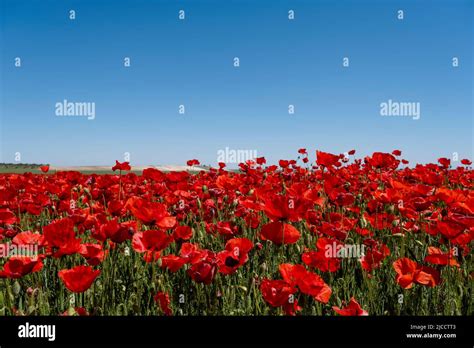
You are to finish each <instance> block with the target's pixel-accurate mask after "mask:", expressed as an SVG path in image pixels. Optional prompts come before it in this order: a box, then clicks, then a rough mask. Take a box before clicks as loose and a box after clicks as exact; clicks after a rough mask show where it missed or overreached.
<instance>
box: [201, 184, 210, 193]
mask: <svg viewBox="0 0 474 348" xmlns="http://www.w3.org/2000/svg"><path fill="white" fill-rule="evenodd" d="M202 192H204V193H208V192H209V190H208V189H207V186H206V185H202Z"/></svg>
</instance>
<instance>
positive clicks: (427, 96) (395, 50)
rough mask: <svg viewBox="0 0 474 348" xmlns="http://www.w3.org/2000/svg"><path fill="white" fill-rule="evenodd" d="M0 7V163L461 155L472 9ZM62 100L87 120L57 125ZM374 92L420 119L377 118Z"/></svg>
mask: <svg viewBox="0 0 474 348" xmlns="http://www.w3.org/2000/svg"><path fill="white" fill-rule="evenodd" d="M0 3H1V6H2V7H1V10H0V20H1V39H0V40H1V41H0V44H1V52H0V55H1V72H2V76H1V86H0V88H1V90H0V91H1V98H2V99H1V109H0V110H1V127H2V132H1V141H0V144H1V155H2V158H1V159H0V161H2V162H13V161H14V154H15V152H20V153H21V155H22V162H28V163H32V162H35V163H51V164H53V165H87V164H89V165H100V164H105V165H107V164H113V163H114V161H115V159H118V160H121V159H122V158H123V153H124V152H130V154H131V163H132V165H133V164H135V165H139V164H140V165H147V164H183V163H184V162H185V161H186V160H187V159H190V158H198V159H200V160H201V162H204V163H210V164H215V163H216V160H217V155H216V153H217V151H218V150H219V149H224V148H225V147H229V148H231V149H252V150H257V151H258V155H261V156H265V157H267V159H268V160H269V161H270V162H275V161H276V160H278V159H280V158H287V159H288V158H295V156H296V151H297V150H298V148H300V147H306V148H308V150H311V159H314V150H315V149H321V150H324V151H329V152H334V153H339V152H343V151H347V150H350V149H352V148H355V149H356V150H357V151H358V155H359V156H361V155H365V154H369V153H372V152H373V151H391V150H393V149H400V150H402V151H403V152H404V157H405V158H407V159H409V160H410V161H411V162H412V163H414V162H422V163H425V162H429V161H435V160H436V159H437V158H438V157H443V156H446V157H451V156H452V153H453V152H457V153H459V157H460V158H464V157H468V158H471V159H472V157H473V152H474V151H473V148H474V145H473V85H472V81H473V69H472V61H473V42H474V40H473V32H474V25H473V13H474V5H473V4H474V1H470V0H445V1H436V0H435V1H415V0H408V1H402V0H399V1H381V0H374V1H329V0H327V1H317V0H306V1H299V0H286V1H278V0H271V1H270V0H268V1H264V0H261V1H255V0H253V1H251V0H248V1H244V0H241V1H237V0H234V1H225V0H192V1H191V0H189V1H186V0H176V1H172V0H166V1H165V0H163V1H151V0H150V1H144V0H141V1H140V0H138V1H137V0H133V1H132V0H124V1H104V0H96V1H88V0H83V1H59V0H57V1H56V0H50V1H44V0H41V1H39V0H37V1H33V0H31V1H24V0H0ZM70 9H74V10H75V11H76V19H75V20H74V21H71V20H69V18H68V12H69V10H70ZM180 9H183V10H185V11H186V19H185V20H184V21H180V20H179V19H178V11H179V10H180ZM290 9H293V10H294V11H295V17H296V18H295V20H293V21H289V20H288V18H287V15H288V10H290ZM398 9H403V10H404V12H405V19H404V20H403V21H399V20H398V19H397V17H396V15H397V10H398ZM236 56H237V57H239V58H240V61H241V66H240V68H234V67H233V58H234V57H236ZM345 56H347V57H349V58H350V67H349V68H343V67H342V58H343V57H345ZM454 56H456V57H458V58H459V64H460V66H459V67H458V68H453V67H452V65H451V60H452V57H454ZM15 57H21V59H22V67H21V68H15V67H14V58H15ZM124 57H130V58H131V63H132V66H131V67H130V68H125V67H123V59H124ZM64 99H67V100H69V101H89V102H95V104H96V116H95V119H94V120H87V119H86V118H83V117H77V118H61V117H57V116H56V115H55V103H56V102H59V101H62V100H64ZM388 99H392V100H394V101H409V102H413V101H414V102H420V104H421V118H420V119H419V120H417V121H414V120H412V119H411V118H408V117H392V118H386V117H385V118H384V117H382V116H380V113H379V111H380V103H381V102H384V101H388ZM180 104H184V105H185V107H186V114H185V115H179V114H178V105H180ZM289 104H294V105H295V111H296V112H295V114H294V115H289V114H288V110H287V108H288V105H289Z"/></svg>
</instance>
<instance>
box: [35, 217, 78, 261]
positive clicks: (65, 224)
mask: <svg viewBox="0 0 474 348" xmlns="http://www.w3.org/2000/svg"><path fill="white" fill-rule="evenodd" d="M43 237H44V242H43V243H44V244H45V245H47V246H49V247H53V248H55V249H57V250H56V251H55V253H54V255H53V256H54V257H61V256H63V255H70V254H75V253H77V252H79V250H80V249H81V239H80V238H76V233H75V232H74V222H73V220H72V219H70V218H64V219H60V220H56V221H53V222H52V223H50V224H49V225H47V226H44V227H43Z"/></svg>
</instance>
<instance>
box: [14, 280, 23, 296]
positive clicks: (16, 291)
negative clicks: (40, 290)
mask: <svg viewBox="0 0 474 348" xmlns="http://www.w3.org/2000/svg"><path fill="white" fill-rule="evenodd" d="M20 291H21V286H20V283H18V281H15V282H14V283H13V293H14V294H15V296H17V295H18V294H19V293H20Z"/></svg>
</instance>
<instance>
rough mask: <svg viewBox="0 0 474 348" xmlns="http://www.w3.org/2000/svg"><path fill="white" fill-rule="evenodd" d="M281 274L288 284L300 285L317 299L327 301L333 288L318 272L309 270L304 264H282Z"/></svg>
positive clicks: (306, 292) (307, 293)
mask: <svg viewBox="0 0 474 348" xmlns="http://www.w3.org/2000/svg"><path fill="white" fill-rule="evenodd" d="M279 270H280V274H281V276H282V278H283V280H285V281H286V282H287V283H288V284H291V285H293V286H298V288H299V289H300V291H301V292H302V293H303V294H306V295H310V296H313V297H314V299H315V300H317V301H319V302H322V303H327V302H328V301H329V298H330V297H331V293H332V290H331V288H330V287H329V286H328V285H327V284H326V283H325V282H324V280H323V279H322V278H321V277H320V276H319V275H317V274H316V273H311V272H309V271H307V270H306V269H305V268H304V266H302V265H292V264H289V263H284V264H281V265H280V267H279Z"/></svg>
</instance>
